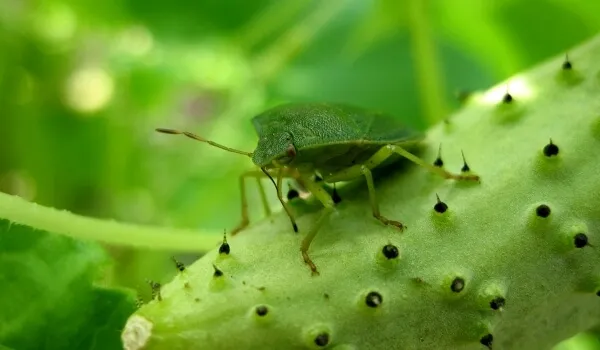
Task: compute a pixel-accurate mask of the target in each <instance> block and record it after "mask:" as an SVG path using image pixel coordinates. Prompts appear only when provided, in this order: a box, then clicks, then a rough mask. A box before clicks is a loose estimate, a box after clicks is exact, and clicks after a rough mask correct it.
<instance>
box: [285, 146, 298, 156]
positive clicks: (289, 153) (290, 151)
mask: <svg viewBox="0 0 600 350" xmlns="http://www.w3.org/2000/svg"><path fill="white" fill-rule="evenodd" d="M285 153H286V154H287V156H288V157H290V158H295V157H296V147H294V145H292V144H291V143H290V145H289V146H288V148H287V149H286V150H285Z"/></svg>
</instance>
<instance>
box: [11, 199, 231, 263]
mask: <svg viewBox="0 0 600 350" xmlns="http://www.w3.org/2000/svg"><path fill="white" fill-rule="evenodd" d="M0 218H2V219H7V220H9V221H11V222H13V223H16V224H20V225H26V226H30V227H33V228H36V229H39V230H44V231H48V232H51V233H57V234H63V235H65V236H69V237H72V238H76V239H82V240H92V241H97V242H103V243H108V244H112V245H119V246H128V247H134V248H142V249H152V250H168V251H180V252H204V251H208V250H211V249H213V248H215V247H216V246H217V245H218V243H219V241H220V240H221V239H222V237H223V236H222V234H206V233H200V232H195V231H189V230H180V229H173V228H160V227H151V226H141V225H134V224H127V223H119V222H116V221H108V220H102V219H96V218H90V217H85V216H80V215H76V214H73V213H70V212H68V211H66V210H58V209H54V208H49V207H44V206H41V205H38V204H35V203H30V202H28V201H26V200H24V199H23V198H21V197H18V196H11V195H8V194H5V193H1V192H0Z"/></svg>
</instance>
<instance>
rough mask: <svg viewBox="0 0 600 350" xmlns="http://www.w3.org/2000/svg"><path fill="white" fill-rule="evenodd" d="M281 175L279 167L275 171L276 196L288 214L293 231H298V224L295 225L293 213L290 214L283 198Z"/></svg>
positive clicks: (282, 171)
mask: <svg viewBox="0 0 600 350" xmlns="http://www.w3.org/2000/svg"><path fill="white" fill-rule="evenodd" d="M283 176H284V170H283V169H281V168H280V169H279V171H278V172H277V186H276V187H277V198H279V201H280V202H281V205H282V206H283V209H284V210H285V212H286V213H287V214H288V217H289V218H290V220H291V222H292V226H293V228H294V232H298V226H297V225H296V219H295V218H294V215H293V214H292V211H291V210H290V207H289V206H288V205H287V203H286V202H285V201H284V200H283V192H282V191H283V190H282V187H283V186H282V185H283Z"/></svg>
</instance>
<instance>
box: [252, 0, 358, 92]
mask: <svg viewBox="0 0 600 350" xmlns="http://www.w3.org/2000/svg"><path fill="white" fill-rule="evenodd" d="M346 5H347V3H346V2H345V1H337V0H336V1H323V3H322V4H320V6H318V7H317V9H316V10H314V11H313V13H311V14H310V15H309V16H308V17H307V18H305V19H304V20H303V21H301V22H300V23H298V24H296V25H295V26H293V27H292V28H290V29H288V30H287V31H286V32H285V33H283V34H282V35H281V36H280V37H279V38H278V39H277V40H274V41H273V42H272V43H271V44H270V45H269V47H267V48H266V49H265V50H264V52H263V53H262V54H260V55H258V57H257V59H256V62H255V69H256V71H257V72H258V73H257V76H258V77H259V78H260V79H261V80H262V82H263V83H265V82H268V81H269V80H270V79H272V78H273V77H274V76H275V75H276V74H277V72H279V70H281V69H282V68H283V67H284V66H285V64H286V63H287V62H289V61H290V60H291V59H292V58H293V57H294V56H295V55H297V54H298V53H299V52H300V51H301V50H302V49H303V48H304V47H305V46H306V45H307V43H308V42H310V41H311V40H312V39H313V37H314V36H315V35H316V34H317V33H318V32H319V30H321V28H322V27H323V26H324V25H325V24H327V22H329V20H330V19H331V18H333V17H334V16H335V15H336V14H338V13H339V12H340V11H341V10H342V9H344V8H345V6H346Z"/></svg>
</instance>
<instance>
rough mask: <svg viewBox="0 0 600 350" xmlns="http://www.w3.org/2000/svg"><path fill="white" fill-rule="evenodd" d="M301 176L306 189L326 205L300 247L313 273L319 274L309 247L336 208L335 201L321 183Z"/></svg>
mask: <svg viewBox="0 0 600 350" xmlns="http://www.w3.org/2000/svg"><path fill="white" fill-rule="evenodd" d="M300 178H301V180H302V182H303V184H304V186H306V189H307V190H308V191H310V193H312V195H313V196H315V198H317V199H318V200H319V201H320V202H321V203H322V204H323V206H324V208H323V211H322V212H321V214H320V215H319V218H318V219H317V222H315V223H314V224H313V226H312V227H311V228H310V231H309V232H308V234H307V235H306V237H304V239H303V240H302V246H301V248H300V251H301V252H302V258H304V262H305V263H306V264H307V265H308V266H309V267H310V270H311V271H312V273H313V275H318V274H319V272H318V271H317V266H316V265H315V264H314V262H313V261H312V260H311V258H310V257H309V256H308V248H310V244H311V243H312V241H313V239H314V238H315V236H316V235H317V233H318V232H319V229H320V228H321V226H323V224H324V223H325V221H327V218H328V217H329V215H331V213H332V212H333V211H334V210H335V203H334V202H333V199H331V195H330V194H329V192H327V191H326V190H325V189H324V188H323V187H321V186H319V184H317V183H316V182H315V181H314V180H313V179H311V178H309V177H307V176H301V177H300Z"/></svg>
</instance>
